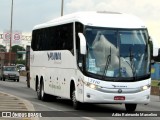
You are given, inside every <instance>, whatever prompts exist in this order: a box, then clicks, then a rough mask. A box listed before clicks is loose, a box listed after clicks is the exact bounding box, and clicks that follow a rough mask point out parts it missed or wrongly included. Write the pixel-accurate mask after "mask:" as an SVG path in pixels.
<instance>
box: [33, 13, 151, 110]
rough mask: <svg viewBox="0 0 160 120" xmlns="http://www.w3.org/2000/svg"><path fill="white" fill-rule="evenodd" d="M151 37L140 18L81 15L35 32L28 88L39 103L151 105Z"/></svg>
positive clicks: (134, 107) (111, 15) (75, 106)
mask: <svg viewBox="0 0 160 120" xmlns="http://www.w3.org/2000/svg"><path fill="white" fill-rule="evenodd" d="M150 51H151V50H150V37H149V34H148V31H147V28H146V26H145V25H144V23H143V22H142V21H141V20H140V19H139V18H137V17H135V16H132V15H128V14H123V13H116V12H78V13H74V14H70V15H65V16H62V17H60V18H57V19H54V20H52V21H49V22H46V23H44V24H40V25H37V26H35V27H34V29H33V32H32V42H31V53H30V54H31V56H30V75H31V76H30V77H31V80H30V86H31V88H33V89H34V90H36V91H37V96H38V99H41V100H47V99H48V97H49V96H50V95H52V96H54V97H52V99H54V98H56V97H57V96H58V97H62V98H66V99H71V100H72V101H73V107H74V108H75V109H78V108H79V107H80V104H82V103H96V104H98V103H100V104H105V103H117V104H125V108H126V110H127V111H135V109H136V106H137V104H139V103H141V104H148V103H149V101H150V89H151V72H150V68H151V52H150Z"/></svg>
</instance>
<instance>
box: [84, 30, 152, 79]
mask: <svg viewBox="0 0 160 120" xmlns="http://www.w3.org/2000/svg"><path fill="white" fill-rule="evenodd" d="M86 40H87V47H88V50H87V51H88V52H87V57H86V71H87V72H89V73H93V74H98V75H101V76H103V77H105V76H106V77H138V76H143V75H147V74H149V62H150V61H149V57H148V56H150V55H149V52H148V51H149V50H148V49H149V48H148V45H147V40H148V35H147V31H146V30H113V29H112V30H107V29H104V28H103V29H100V28H87V29H86Z"/></svg>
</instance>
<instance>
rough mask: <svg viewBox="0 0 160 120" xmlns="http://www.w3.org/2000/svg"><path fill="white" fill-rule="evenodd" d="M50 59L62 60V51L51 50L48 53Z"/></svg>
mask: <svg viewBox="0 0 160 120" xmlns="http://www.w3.org/2000/svg"><path fill="white" fill-rule="evenodd" d="M47 56H48V61H49V60H61V53H60V52H50V53H47Z"/></svg>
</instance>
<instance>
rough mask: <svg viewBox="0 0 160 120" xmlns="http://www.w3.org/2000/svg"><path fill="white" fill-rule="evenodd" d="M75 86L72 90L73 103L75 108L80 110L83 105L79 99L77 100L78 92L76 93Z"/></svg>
mask: <svg viewBox="0 0 160 120" xmlns="http://www.w3.org/2000/svg"><path fill="white" fill-rule="evenodd" d="M75 92H76V91H75V88H74V89H73V90H72V103H73V108H74V109H75V110H79V109H80V108H81V107H80V106H81V105H82V103H80V102H79V101H77V100H76V94H75Z"/></svg>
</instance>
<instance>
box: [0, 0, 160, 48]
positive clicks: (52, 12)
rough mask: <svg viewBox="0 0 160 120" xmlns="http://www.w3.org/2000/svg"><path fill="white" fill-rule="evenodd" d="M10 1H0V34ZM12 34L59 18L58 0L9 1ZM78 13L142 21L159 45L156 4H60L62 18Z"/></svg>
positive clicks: (111, 0)
mask: <svg viewBox="0 0 160 120" xmlns="http://www.w3.org/2000/svg"><path fill="white" fill-rule="evenodd" d="M11 1H12V0H0V33H3V31H6V30H9V29H10V20H11ZM13 1H14V6H13V30H16V31H17V30H18V31H22V32H23V33H29V34H30V33H31V31H32V28H33V27H34V26H35V25H37V24H40V23H44V22H47V21H50V20H51V19H54V18H57V17H59V16H61V1H62V0H13ZM78 11H115V12H122V13H128V14H133V15H135V16H137V17H139V18H140V19H142V20H143V21H144V23H145V24H146V26H147V27H148V31H149V34H150V36H152V38H153V39H154V40H156V41H157V43H158V44H159V45H160V30H159V28H160V0H64V15H66V14H69V13H73V12H78Z"/></svg>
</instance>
